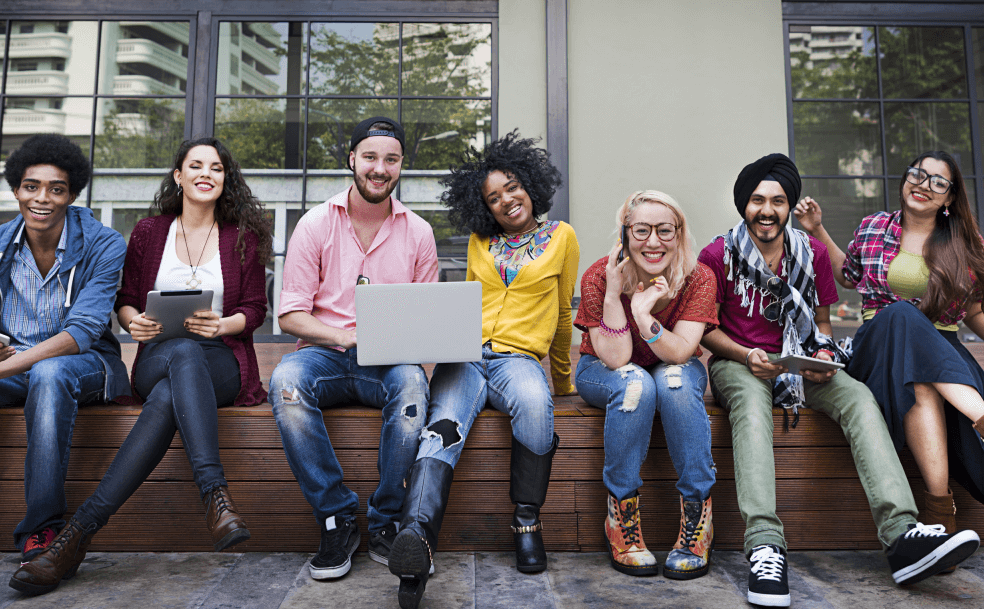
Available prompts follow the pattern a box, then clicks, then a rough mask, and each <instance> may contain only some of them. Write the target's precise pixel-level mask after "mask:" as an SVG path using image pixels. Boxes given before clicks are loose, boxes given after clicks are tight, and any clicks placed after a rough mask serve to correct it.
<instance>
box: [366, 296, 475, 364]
mask: <svg viewBox="0 0 984 609" xmlns="http://www.w3.org/2000/svg"><path fill="white" fill-rule="evenodd" d="M355 332H356V340H357V345H358V347H357V348H358V362H359V365H360V366H382V365H392V364H430V363H444V362H449V363H450V362H477V361H479V360H481V359H482V284H481V283H480V282H478V281H452V282H444V283H392V284H386V285H375V284H373V285H357V286H355Z"/></svg>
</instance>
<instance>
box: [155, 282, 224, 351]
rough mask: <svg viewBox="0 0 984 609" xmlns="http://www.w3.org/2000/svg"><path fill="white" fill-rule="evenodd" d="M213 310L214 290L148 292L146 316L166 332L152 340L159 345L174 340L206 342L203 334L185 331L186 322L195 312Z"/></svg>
mask: <svg viewBox="0 0 984 609" xmlns="http://www.w3.org/2000/svg"><path fill="white" fill-rule="evenodd" d="M211 310H212V290H179V291H175V292H158V291H156V290H155V291H153V292H147V310H146V311H144V316H145V317H146V318H147V319H152V320H154V321H156V322H157V323H159V324H161V325H162V326H164V331H163V332H161V333H160V334H158V335H157V336H155V337H154V338H152V339H150V340H149V341H147V342H149V343H159V342H161V341H165V340H170V339H172V338H190V339H192V340H206V339H205V337H204V336H202V335H201V334H195V333H194V332H189V331H187V330H185V327H184V320H185V319H187V318H189V317H191V316H192V314H193V313H194V312H195V311H211Z"/></svg>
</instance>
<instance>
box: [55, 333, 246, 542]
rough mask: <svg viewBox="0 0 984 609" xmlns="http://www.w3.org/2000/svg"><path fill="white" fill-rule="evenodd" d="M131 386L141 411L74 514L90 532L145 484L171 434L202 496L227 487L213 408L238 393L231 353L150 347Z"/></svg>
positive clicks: (187, 343)
mask: <svg viewBox="0 0 984 609" xmlns="http://www.w3.org/2000/svg"><path fill="white" fill-rule="evenodd" d="M134 380H135V385H136V390H137V393H138V394H140V396H142V397H144V405H143V410H142V411H141V412H140V416H139V417H138V418H137V422H136V423H135V424H134V425H133V429H132V430H131V431H130V434H129V435H128V436H127V437H126V440H125V441H124V442H123V446H121V447H120V450H119V452H118V453H116V457H115V458H114V459H113V463H112V464H111V465H110V466H109V470H108V471H107V472H106V475H105V476H103V479H102V480H101V481H100V482H99V486H98V487H96V491H95V492H94V493H93V494H92V496H91V497H89V498H88V499H86V500H85V502H84V503H83V504H82V505H81V506H79V509H78V511H77V512H76V513H75V518H76V519H77V520H78V521H79V522H80V523H81V524H82V525H83V526H84V527H85V528H86V529H88V530H90V531H95V530H98V529H100V528H102V527H104V526H105V525H106V522H108V521H109V518H110V517H111V516H112V515H113V514H115V513H116V511H117V510H118V509H120V507H122V506H123V504H124V503H125V502H126V500H127V499H129V498H130V495H132V494H133V493H134V491H136V490H137V488H139V487H140V485H141V484H143V481H144V480H146V479H147V477H148V476H150V474H151V472H153V471H154V468H155V467H157V464H158V463H160V461H161V459H163V458H164V454H165V453H166V452H167V449H168V447H169V446H170V445H171V440H172V439H173V438H174V432H175V431H180V432H181V442H182V443H183V444H184V447H185V453H187V455H188V461H190V462H191V467H192V470H193V471H194V474H195V484H196V485H198V489H199V491H200V492H201V496H202V497H204V496H205V495H206V494H207V493H208V492H210V491H211V490H213V489H215V488H216V487H219V486H224V485H225V484H226V480H225V475H224V473H223V471H222V463H221V462H220V461H219V434H218V415H217V413H216V408H217V405H219V404H221V405H223V406H225V405H228V404H231V403H232V402H233V401H234V400H235V399H236V395H237V394H238V393H239V385H240V376H239V362H237V361H236V357H235V355H233V353H232V349H230V348H229V347H227V346H226V345H225V343H223V342H222V341H221V340H220V339H216V340H207V341H194V340H189V339H186V338H175V339H172V340H168V341H165V342H162V343H153V344H149V345H147V346H146V347H145V348H144V350H143V353H141V354H140V361H138V362H137V364H136V374H135V378H134ZM93 527H95V528H93Z"/></svg>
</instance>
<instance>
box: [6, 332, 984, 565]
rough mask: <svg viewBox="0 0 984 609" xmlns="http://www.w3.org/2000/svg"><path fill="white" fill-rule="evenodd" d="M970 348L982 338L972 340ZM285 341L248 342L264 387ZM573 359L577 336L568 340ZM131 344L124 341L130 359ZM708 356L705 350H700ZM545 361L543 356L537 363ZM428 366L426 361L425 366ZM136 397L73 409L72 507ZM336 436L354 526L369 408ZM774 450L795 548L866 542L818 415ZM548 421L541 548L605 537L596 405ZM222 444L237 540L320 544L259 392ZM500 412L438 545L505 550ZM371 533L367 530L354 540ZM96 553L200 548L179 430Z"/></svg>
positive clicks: (663, 472)
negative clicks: (240, 521)
mask: <svg viewBox="0 0 984 609" xmlns="http://www.w3.org/2000/svg"><path fill="white" fill-rule="evenodd" d="M968 347H970V348H971V349H972V352H973V353H975V355H976V356H978V358H979V359H980V358H981V357H982V356H984V346H982V345H968ZM291 350H293V344H292V343H263V344H258V345H257V354H258V357H259V360H260V362H259V363H260V370H261V374H262V376H263V383H264V386H268V382H269V378H270V374H271V373H272V371H273V368H274V367H275V366H276V364H277V363H278V362H279V361H280V358H281V357H282V355H283V354H284V353H287V352H289V351H291ZM572 352H573V355H574V358H575V362H576V358H577V352H576V347H575V348H574V349H572ZM134 353H135V345H133V344H128V345H124V355H125V359H126V360H127V364H128V366H129V365H130V363H131V362H132V359H133V357H134ZM705 361H706V356H705ZM544 366H545V367H549V360H546V361H545V362H544ZM428 373H430V369H428ZM705 400H706V402H707V414H708V417H709V418H710V421H711V434H712V452H713V455H714V460H715V463H716V467H717V476H718V481H717V484H716V485H715V487H714V490H713V491H712V496H713V497H714V524H715V537H716V543H717V547H718V548H721V549H740V548H741V546H742V538H743V533H744V524H743V522H742V519H741V515H740V513H739V512H738V504H737V499H736V496H735V484H734V462H733V458H732V451H731V429H730V426H729V424H728V417H727V414H726V413H725V412H724V411H723V410H722V409H721V408H720V407H718V406H717V405H716V404H714V402H713V400H712V399H711V397H710V395H709V394H707V395H706V396H705ZM139 412H140V411H139V409H138V408H132V407H124V406H112V405H111V406H93V407H88V408H83V409H80V411H79V415H78V418H77V421H76V426H75V432H74V436H73V440H72V453H71V460H70V463H69V472H68V480H67V482H66V490H67V494H68V503H69V515H70V514H71V513H74V510H75V508H76V507H77V506H78V505H79V504H80V503H81V502H82V501H83V500H84V499H85V498H86V497H87V496H88V495H89V494H90V493H91V492H92V491H93V489H95V487H96V484H97V483H98V481H99V479H100V478H101V477H102V475H103V474H104V473H105V472H106V469H107V468H108V467H109V464H110V462H111V460H112V459H113V457H114V455H115V454H116V451H117V449H118V448H119V446H120V444H121V443H122V442H123V440H124V438H125V437H126V435H127V433H128V432H129V430H130V428H131V426H132V425H133V422H134V421H135V420H136V417H137V416H138V414H139ZM324 418H325V423H326V425H327V427H328V433H329V435H330V436H331V438H332V445H333V446H334V448H335V451H336V453H337V455H338V458H339V461H340V462H341V464H342V467H343V468H344V471H345V480H346V483H347V484H348V485H349V486H350V487H351V488H352V489H353V490H355V491H356V492H357V493H358V494H359V498H360V500H361V502H362V510H361V513H360V514H359V526H360V528H361V530H362V531H363V532H365V531H366V521H365V502H366V500H367V498H368V497H369V495H370V494H371V493H372V491H373V490H374V489H375V487H376V484H377V481H378V475H377V472H376V458H377V453H378V445H379V428H380V418H379V411H377V410H374V409H370V408H366V407H358V406H356V407H346V408H332V409H328V410H326V411H324ZM774 420H775V455H776V477H777V479H778V480H777V490H778V501H779V506H778V507H779V517H780V518H781V519H782V521H783V523H784V524H785V527H786V539H787V540H788V542H789V544H790V547H791V548H793V549H799V550H805V549H824V550H835V549H876V548H879V547H880V545H879V543H878V539H877V537H876V534H875V526H874V524H873V522H872V520H871V515H870V511H869V508H868V504H867V501H866V499H865V495H864V492H863V490H862V488H861V484H860V482H859V481H858V477H857V473H856V471H855V469H854V464H853V461H852V459H851V455H850V451H849V449H848V446H847V443H846V442H845V440H844V437H843V435H842V433H841V431H840V428H839V427H838V426H837V425H835V424H834V423H833V422H832V421H831V420H830V419H829V418H827V417H826V416H824V415H822V414H819V413H816V412H813V411H809V410H807V411H804V412H803V413H802V414H801V416H800V423H799V425H798V427H797V428H796V429H795V430H790V431H789V432H783V430H782V413H781V411H779V410H776V411H775V413H774ZM555 427H556V431H557V434H558V435H559V436H560V439H561V441H560V449H559V450H558V452H557V456H556V458H555V460H554V466H553V474H552V476H551V483H550V491H549V494H548V497H547V502H546V504H545V505H544V508H543V514H542V518H543V521H544V524H545V529H544V540H545V543H546V545H547V549H548V550H551V551H600V550H604V549H605V542H604V536H603V532H602V531H603V529H602V522H603V519H604V516H605V509H606V508H605V505H606V504H605V496H606V491H605V487H604V485H603V483H602V478H601V472H602V465H603V463H604V444H603V431H604V413H603V411H602V410H600V409H597V408H593V407H591V406H588V405H587V404H586V403H585V402H584V401H583V400H582V399H581V398H580V397H577V396H571V397H563V398H558V399H557V400H556V411H555ZM219 444H220V448H221V453H222V462H223V465H224V466H225V472H226V477H227V478H228V480H229V485H230V489H231V491H232V494H233V497H234V498H235V500H236V502H237V504H238V505H239V508H240V510H241V511H242V513H243V515H244V517H245V518H246V521H247V523H248V525H249V527H250V530H251V531H252V535H253V536H252V539H250V540H249V541H248V542H246V543H243V544H240V545H239V546H237V547H236V551H249V550H253V551H300V552H313V551H316V549H317V547H318V543H319V535H318V528H317V524H316V523H315V521H314V518H312V516H311V508H310V506H309V505H308V504H307V502H306V501H305V500H304V497H303V496H302V495H301V492H300V489H299V487H298V485H297V483H296V481H295V480H294V477H293V475H292V473H291V471H290V468H289V467H288V465H287V461H286V459H285V457H284V452H283V448H282V446H281V443H280V435H279V433H278V431H277V426H276V424H275V423H274V420H273V414H272V411H271V408H270V405H269V404H263V405H261V406H257V407H253V408H223V409H221V410H220V411H219ZM25 450H26V435H25V431H24V415H23V411H22V410H21V409H19V408H5V409H0V501H2V503H0V531H4V532H5V533H4V534H3V535H2V536H0V540H2V543H0V550H2V551H13V549H14V547H13V542H12V536H11V535H10V532H12V531H13V529H14V527H15V526H16V524H17V522H18V521H19V520H20V519H21V517H22V516H23V512H24V509H25V507H24V484H23V475H24V455H25ZM509 450H510V426H509V419H508V418H507V417H506V416H504V415H502V414H500V413H498V412H497V411H495V410H493V409H491V408H488V409H486V410H484V411H483V412H482V414H481V415H480V416H479V419H478V421H476V423H475V425H474V427H473V428H472V431H471V433H470V434H469V436H468V440H467V443H466V447H465V450H464V452H463V453H462V457H461V461H460V463H459V465H458V467H457V468H456V470H455V480H454V484H453V486H452V489H451V498H450V501H449V506H448V511H447V515H446V518H445V524H444V528H443V530H442V532H441V549H442V550H453V551H496V550H499V551H501V550H511V549H512V547H513V542H512V533H511V531H510V529H509V524H510V521H511V517H512V509H513V506H512V504H511V503H510V502H509ZM903 464H904V466H905V468H906V471H907V473H908V474H909V477H910V483H911V485H912V487H913V491H914V493H915V495H916V501H917V503H919V504H921V499H922V489H923V486H922V482H921V479H920V478H919V475H918V471H917V470H916V467H915V464H914V462H913V460H912V458H911V457H910V456H909V455H908V454H905V455H903ZM642 478H643V479H644V481H645V485H644V487H643V488H642V490H641V493H642V513H643V521H642V522H643V530H644V533H645V538H646V541H647V543H648V544H649V546H650V547H651V548H653V549H654V550H656V551H665V550H668V549H669V548H670V547H671V545H672V544H673V542H674V540H675V538H676V533H677V530H678V526H679V499H678V495H677V492H676V489H675V486H674V485H675V483H676V478H677V476H676V472H675V471H674V469H673V466H672V464H671V462H670V460H669V456H668V453H667V449H666V439H665V437H664V435H663V431H662V427H661V426H660V425H659V424H658V422H657V424H655V425H654V429H653V436H652V441H651V444H650V451H649V457H648V458H647V460H646V463H645V466H644V467H643V471H642ZM953 490H954V495H955V497H956V502H957V508H958V512H957V514H958V522H959V524H960V525H961V526H963V527H972V528H974V529H976V530H977V531H978V532H980V533H982V534H984V506H982V505H981V504H979V503H977V502H976V501H974V500H973V499H972V498H971V497H970V496H969V495H968V494H967V493H966V491H964V490H963V489H962V488H959V487H958V485H956V484H954V485H953ZM367 540H368V535H363V549H365V544H366V542H367ZM92 549H93V550H97V551H148V550H156V551H208V550H210V549H211V543H210V541H209V536H208V532H207V530H206V528H205V522H204V511H203V509H202V506H201V504H200V502H199V500H198V491H197V489H196V487H195V485H194V483H193V482H192V474H191V469H190V467H189V465H188V461H187V458H186V457H185V454H184V449H183V448H182V446H181V441H180V438H176V439H175V440H174V442H173V444H172V445H171V449H170V450H169V451H168V454H167V456H166V457H165V458H164V460H163V462H162V463H161V464H160V465H159V466H158V467H157V469H156V470H155V471H154V473H153V474H152V476H151V477H150V479H149V480H148V481H147V482H146V483H144V484H143V486H142V487H141V488H140V489H139V490H138V491H137V492H136V494H134V496H133V497H132V498H131V499H130V500H129V501H128V502H127V503H126V505H124V506H123V508H122V509H121V510H120V511H119V513H118V514H117V515H116V516H115V517H113V519H112V520H111V521H110V523H109V525H108V526H107V527H106V528H105V529H104V530H103V531H101V532H100V533H99V535H97V536H96V537H95V538H94V541H93V545H92Z"/></svg>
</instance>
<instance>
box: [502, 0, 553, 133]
mask: <svg viewBox="0 0 984 609" xmlns="http://www.w3.org/2000/svg"><path fill="white" fill-rule="evenodd" d="M517 128H518V129H519V132H520V133H521V134H522V135H523V137H539V138H546V135H547V32H546V4H545V0H499V135H500V136H502V135H505V134H506V133H509V132H510V131H512V130H513V129H517Z"/></svg>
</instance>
